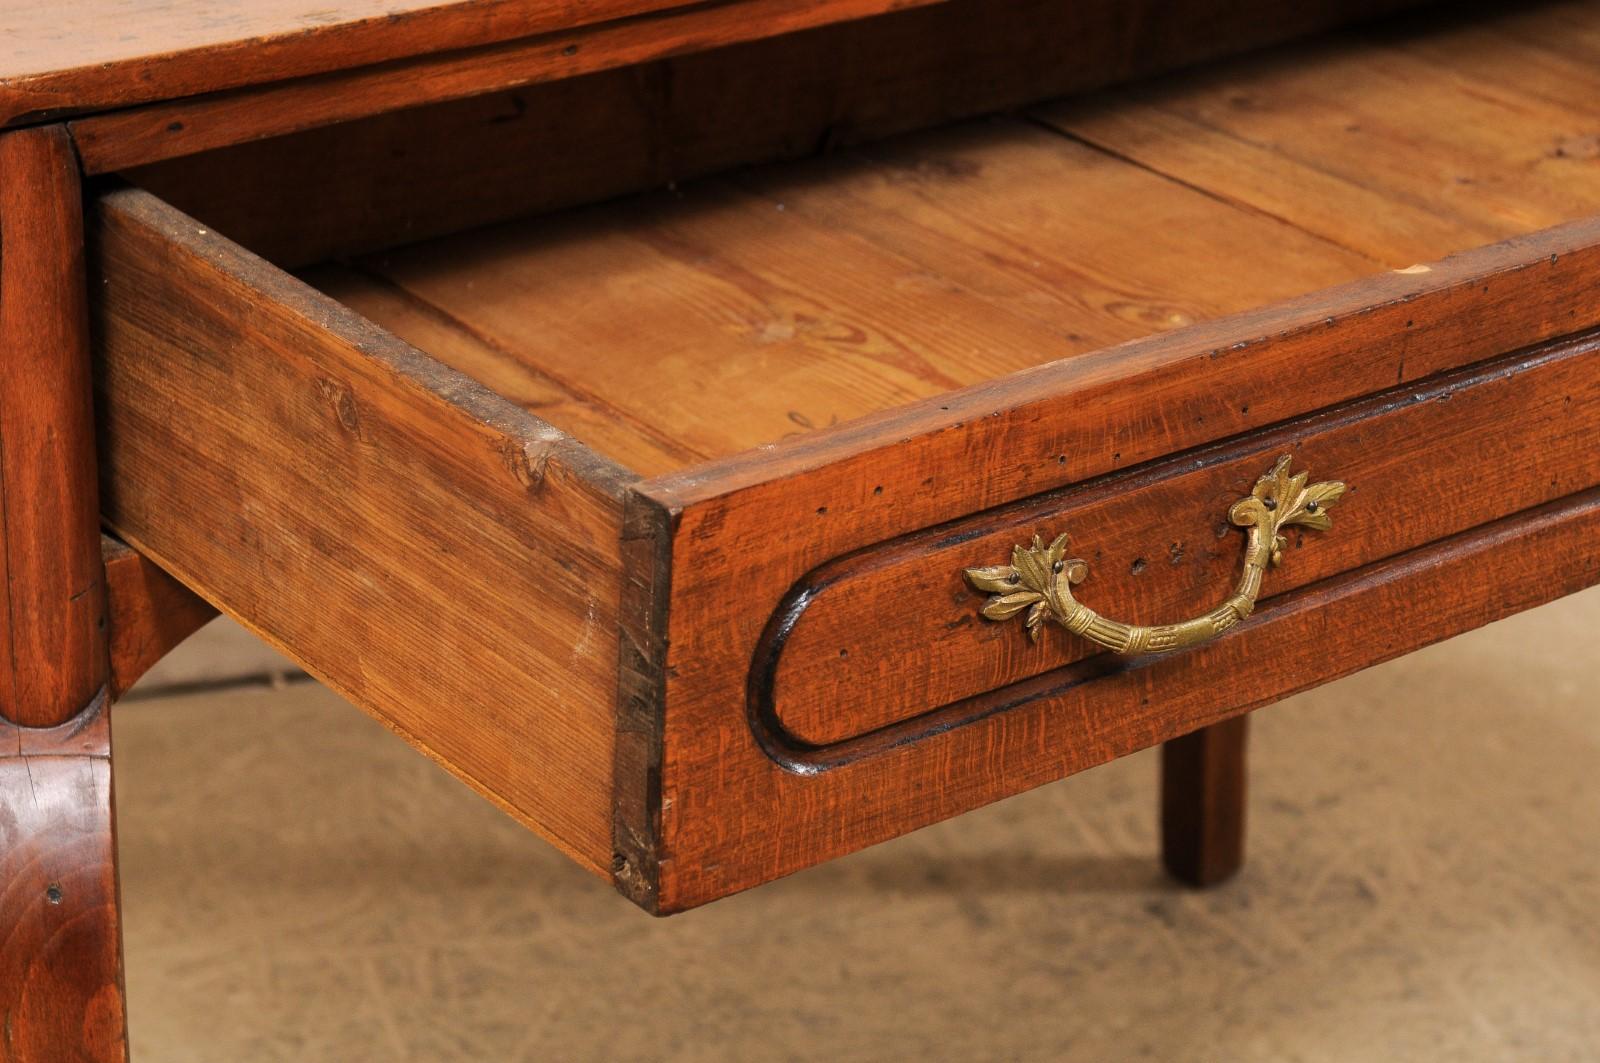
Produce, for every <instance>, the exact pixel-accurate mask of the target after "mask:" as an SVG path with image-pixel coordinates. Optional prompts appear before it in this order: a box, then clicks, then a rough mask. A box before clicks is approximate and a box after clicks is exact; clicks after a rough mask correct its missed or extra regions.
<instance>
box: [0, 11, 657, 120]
mask: <svg viewBox="0 0 1600 1063" xmlns="http://www.w3.org/2000/svg"><path fill="white" fill-rule="evenodd" d="M686 3H687V0H447V2H443V3H441V2H439V0H73V2H69V3H66V4H45V3H36V2H34V0H3V2H0V125H20V124H27V123H29V122H37V121H41V120H45V119H48V118H52V117H58V116H63V115H69V114H82V113H85V112H92V111H99V110H106V109H109V108H113V107H125V106H129V105H132V104H138V103H148V102H151V101H155V100H168V99H175V98H178V97H182V96H192V95H197V94H201V93H207V92H216V91H219V90H223V89H232V88H239V87H242V86H247V85H259V84H264V83H266V82H271V81H278V80H283V79H286V78H297V77H305V76H309V75H315V74H321V73H327V72H329V71H334V70H344V69H349V68H351V67H356V66H365V65H369V64H373V63H381V62H385V61H389V60H395V59H403V58H410V57H414V56H419V55H426V54H430V53H437V52H443V51H450V50H454V49H460V48H471V47H475V46H480V45H485V44H494V43H497V42H501V41H507V40H512V39H515V38H518V37H526V36H530V35H534V34H540V33H546V32H555V31H559V30H564V29H571V28H574V27H578V26H585V25H589V24H592V23H596V22H602V21H608V20H612V19H617V18H626V17H629V16H634V15H640V14H646V13H650V12H659V11H664V10H668V9H671V8H675V7H681V6H684V5H685V4H686Z"/></svg>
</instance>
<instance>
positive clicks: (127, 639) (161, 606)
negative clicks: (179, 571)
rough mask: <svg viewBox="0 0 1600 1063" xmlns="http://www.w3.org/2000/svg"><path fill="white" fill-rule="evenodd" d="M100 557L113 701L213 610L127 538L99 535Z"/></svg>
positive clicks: (213, 612) (210, 615)
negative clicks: (125, 541)
mask: <svg viewBox="0 0 1600 1063" xmlns="http://www.w3.org/2000/svg"><path fill="white" fill-rule="evenodd" d="M100 556H101V559H102V561H103V562H104V564H105V570H106V612H107V614H108V616H109V617H110V623H109V626H110V633H109V638H110V645H109V650H110V655H111V700H113V701H115V700H117V699H118V698H120V697H122V695H123V694H124V693H126V692H127V690H128V688H129V687H131V686H133V684H134V683H135V682H137V681H138V679H139V677H140V676H142V675H144V673H145V672H147V671H149V670H150V668H151V667H152V666H153V665H155V663H156V662H157V661H159V660H161V658H163V657H165V656H166V655H167V653H168V652H169V651H171V650H172V649H174V648H176V647H177V645H178V643H180V642H182V641H183V640H184V639H186V638H188V637H189V636H190V635H192V634H194V633H195V632H196V631H198V630H199V629H200V628H201V626H203V625H204V624H205V623H206V622H207V621H209V620H211V619H212V618H213V617H215V616H216V615H217V610H216V607H214V606H213V605H212V604H211V603H210V602H207V601H206V600H205V599H204V598H201V597H200V596H199V595H197V594H195V593H194V592H193V591H191V590H190V589H189V588H187V587H185V586H184V585H183V584H181V583H179V582H178V581H177V580H175V579H173V578H172V577H171V576H169V575H167V574H166V573H165V572H163V571H161V569H159V568H157V567H156V565H155V564H154V563H153V562H152V561H151V560H150V559H149V558H147V557H145V556H144V555H142V554H140V553H139V552H138V551H137V550H135V549H133V548H132V547H130V546H129V545H128V544H127V543H124V542H120V541H118V540H116V539H113V538H111V537H110V536H101V538H100Z"/></svg>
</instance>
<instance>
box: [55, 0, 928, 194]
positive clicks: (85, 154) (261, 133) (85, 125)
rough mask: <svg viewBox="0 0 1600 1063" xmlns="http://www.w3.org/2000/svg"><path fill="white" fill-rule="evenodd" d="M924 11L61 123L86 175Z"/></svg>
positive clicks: (818, 12)
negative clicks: (685, 54)
mask: <svg viewBox="0 0 1600 1063" xmlns="http://www.w3.org/2000/svg"><path fill="white" fill-rule="evenodd" d="M931 2H935V0H737V2H732V3H711V4H695V5H692V6H690V7H687V8H685V9H683V10H681V11H678V12H672V13H668V14H662V15H659V16H657V17H654V18H648V17H645V18H638V19H623V20H619V21H615V22H608V23H601V24H599V25H593V26H585V27H583V28H580V29H572V30H563V31H561V32H556V33H550V34H546V35H543V36H539V37H533V38H528V39H525V40H519V41H511V42H507V43H504V44H496V45H490V46H488V47H485V48H481V49H476V50H472V51H468V52H465V53H447V54H444V55H439V56H424V57H421V58H418V59H414V60H412V61H410V62H407V63H405V64H403V65H382V66H377V67H372V68H360V69H355V70H349V71H345V72H339V73H328V74H324V75H321V76H319V77H314V78H306V79H301V80H297V81H289V82H284V83H280V84H275V85H268V86H264V87H261V88H255V89H241V90H238V91H235V92H231V93H219V94H216V95H212V96H203V97H197V98H193V99H183V100H175V101H172V102H165V103H153V104H149V105H147V106H144V107H138V108H133V109H130V110H126V111H114V112H110V113H107V114H102V115H94V116H91V117H88V118H80V119H75V120H73V121H72V134H73V137H74V139H75V140H76V141H77V144H78V153H79V156H80V157H81V158H82V160H83V168H84V172H85V173H91V174H98V173H110V172H112V171H115V170H121V169H126V168H128V167H130V166H139V165H142V164H145V163H151V162H158V161H160V160H162V159H170V158H174V157H177V156H180V155H190V154H194V153H196V152H200V151H206V150H209V149H212V148H220V147H226V146H228V145H230V144H239V143H242V142H245V141H250V140H259V139H262V138H264V137H272V136H282V135H284V134H286V133H295V132H299V131H301V130H304V129H312V128H315V127H317V126H325V125H334V124H336V123H339V122H344V121H349V120H350V119H353V118H362V117H365V116H367V115H371V114H382V113H384V112H386V111H395V110H399V109H401V108H404V107H415V106H418V105H420V104H425V103H434V102H437V101H440V100H455V99H462V98H464V97H467V96H475V95H479V94H481V93H485V92H497V91H503V90H505V89H510V88H515V87H518V86H522V85H532V84H537V83H539V82H542V81H554V80H558V79H561V78H569V77H576V76H578V75H580V74H586V73H591V72H593V71H596V70H610V69H614V68H616V67H622V66H628V65H631V64H635V63H643V62H648V61H650V60H652V59H659V58H662V57H663V56H668V55H674V54H678V53H682V52H694V51H701V50H704V49H708V48H716V47H720V46H723V45H728V44H736V43H738V42H740V41H749V40H758V39H760V38H763V37H770V36H776V35H778V34H784V33H794V32H798V31H800V30H806V29H810V28H813V27H816V26H825V25H828V24H829V23H832V22H838V21H840V20H844V19H855V18H865V17H867V16H870V15H879V14H883V13H885V12H887V11H893V10H896V9H899V8H905V7H914V6H917V5H919V4H923V3H931Z"/></svg>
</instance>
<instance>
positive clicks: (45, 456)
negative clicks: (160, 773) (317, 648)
mask: <svg viewBox="0 0 1600 1063" xmlns="http://www.w3.org/2000/svg"><path fill="white" fill-rule="evenodd" d="M81 195H82V193H81V191H80V189H79V184H78V171H77V166H76V164H75V162H74V159H73V155H72V142H71V140H70V139H69V138H68V137H67V134H66V131H65V130H64V129H62V128H61V127H60V126H46V127H41V128H37V129H28V130H19V131H14V132H10V133H4V134H0V248H3V251H4V253H3V254H0V423H3V426H4V431H3V433H0V485H3V486H0V551H3V555H4V578H3V579H0V584H3V585H4V587H3V590H0V597H3V601H0V635H3V637H0V645H3V646H4V650H5V654H6V657H5V660H6V661H7V662H8V663H7V665H6V666H5V667H3V668H0V717H4V718H7V719H10V720H11V721H12V722H14V723H19V724H25V725H29V726H36V727H49V726H53V725H55V724H58V723H61V722H62V721H63V720H67V719H70V718H72V717H73V716H76V715H77V714H78V713H80V712H81V711H83V709H84V707H85V706H86V705H88V704H89V702H90V701H91V700H92V699H93V698H94V697H95V695H96V694H97V693H98V692H99V691H100V689H101V687H102V686H103V685H104V684H105V681H106V656H105V654H106V642H105V623H106V614H105V585H104V582H103V578H102V572H101V567H100V528H99V516H98V504H97V502H96V498H95V457H94V422H93V418H92V416H91V414H90V405H89V403H90V398H89V394H90V386H89V336H88V316H87V314H86V311H85V308H84V298H85V284H86V281H85V276H84V266H83V214H82V201H81Z"/></svg>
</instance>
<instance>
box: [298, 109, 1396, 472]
mask: <svg viewBox="0 0 1600 1063" xmlns="http://www.w3.org/2000/svg"><path fill="white" fill-rule="evenodd" d="M749 183H750V184H753V185H755V186H757V187H758V191H749V190H747V189H746V188H744V187H742V185H743V184H744V182H740V183H739V184H733V183H724V182H716V181H713V182H705V183H702V184H699V185H697V186H695V187H694V188H686V189H682V190H679V191H678V192H677V193H674V194H662V195H658V196H653V197H648V198H646V199H643V200H638V201H634V202H631V203H627V204H620V205H617V206H612V207H604V208H595V209H591V210H587V211H579V212H576V213H573V214H570V215H567V216H564V217H561V218H559V219H540V220H537V221H530V222H527V223H522V224H517V225H508V226H502V227H499V228H497V229H493V230H478V231H474V232H471V233H467V234H463V235H462V236H460V237H455V238H450V239H446V240H442V241H432V242H428V243H424V244H420V245H417V246H415V247H413V248H408V249H405V250H402V251H397V252H393V253H390V254H387V255H382V256H374V257H372V258H370V259H367V260H364V262H363V268H364V269H365V270H367V271H369V272H370V273H371V274H372V275H373V276H374V280H373V282H372V284H371V288H372V290H370V291H367V292H362V290H361V289H360V288H359V287H358V286H357V284H355V283H354V281H355V280H356V278H352V277H349V276H342V277H340V278H339V280H338V287H337V294H338V295H339V297H340V298H342V299H348V300H353V302H354V305H358V307H359V308H361V309H362V310H363V312H365V313H368V314H370V315H372V316H373V319H374V320H375V321H377V322H378V323H379V324H381V325H383V326H384V327H385V328H388V329H391V330H393V331H395V332H396V333H397V334H399V335H400V336H402V337H403V338H405V339H407V340H409V341H410V342H413V343H416V344H418V345H419V346H423V347H425V348H426V349H428V350H429V351H430V352H431V353H433V354H434V355H435V356H436V357H438V358H440V359H441V360H443V361H445V362H447V363H449V364H450V365H452V366H453V367H455V368H457V369H459V370H461V371H462V372H464V373H467V374H468V375H469V376H472V377H474V378H475V379H478V380H481V381H484V382H486V383H491V384H492V385H493V386H495V387H496V388H497V389H498V390H501V391H502V393H505V394H512V395H516V394H524V395H527V396H529V398H530V399H531V400H532V401H535V402H540V401H543V399H542V396H541V394H540V389H539V388H538V387H536V386H533V385H536V384H537V383H539V382H542V381H551V382H556V383H558V384H559V385H560V387H561V389H562V390H563V391H565V392H566V393H567V394H569V395H571V396H575V397H576V396H581V397H582V398H583V399H584V400H585V401H582V402H554V403H551V404H549V405H546V406H542V407H540V413H541V415H542V416H547V417H549V419H550V420H551V421H552V422H553V423H555V424H557V425H559V426H560V427H562V428H563V429H565V430H567V431H569V432H572V433H574V434H575V435H579V436H581V437H582V438H584V439H585V440H587V441H589V442H591V443H593V444H594V445H595V446H596V447H597V448H599V449H600V450H602V451H603V452H605V453H607V454H608V455H610V456H611V457H613V458H614V459H616V460H618V461H622V462H626V463H629V464H630V465H632V466H633V467H634V468H636V469H638V470H639V471H641V472H645V473H655V472H660V471H666V469H664V468H663V465H664V464H665V462H664V460H663V459H666V460H668V461H671V465H670V466H668V467H676V468H681V467H684V466H686V465H690V464H692V463H693V461H694V460H695V459H698V458H705V457H725V456H728V455H733V454H737V453H739V452H741V451H745V450H750V449H752V448H756V447H759V446H762V445H763V444H767V443H770V442H772V441H774V440H777V439H782V438H785V437H787V436H791V435H797V434H802V433H805V432H808V431H811V430H813V429H816V428H818V427H821V426H826V425H832V424H836V423H840V422H843V421H848V420H851V419H853V418H856V417H860V416H862V415H865V414H868V413H872V412H874V411H877V410H881V409H886V408H892V407H894V406H897V405H900V404H903V403H906V402H909V401H912V400H914V399H918V398H923V397H927V396H931V395H938V394H941V393H943V392H947V391H950V390H951V389H954V388H959V387H963V386H967V385H972V384H978V383H981V382H983V381H986V380H989V379H991V378H993V377H997V376H1002V375H1004V374H1006V373H1009V372H1012V371H1014V370H1017V369H1021V368H1025V367H1028V366H1031V365H1036V364H1038V363H1039V362H1042V361H1047V360H1050V359H1052V358H1064V357H1067V356H1069V355H1074V354H1082V353H1085V352H1088V351H1093V350H1096V349H1098V348H1102V347H1105V346H1108V345H1110V344H1112V343H1115V342H1117V341H1119V340H1123V339H1127V338H1130V337H1134V336H1140V335H1145V334H1147V333H1149V332H1151V331H1159V330H1165V329H1172V328H1176V327H1180V326H1182V325H1184V324H1187V323H1190V322H1192V321H1195V320H1197V319H1202V318H1207V317H1214V316H1217V315H1220V314H1225V313H1228V312H1231V311H1236V310H1242V309H1246V308H1251V307H1255V306H1258V305H1260V304H1262V303H1263V302H1270V301H1273V300H1275V299H1279V298H1283V297H1286V296H1290V295H1297V294H1300V293H1302V292H1305V291H1310V290H1314V289H1317V288H1321V287H1325V286H1327V285H1329V284H1333V283H1337V282H1339V281H1343V280H1348V279H1350V278H1352V277H1357V276H1361V275H1363V274H1364V273H1367V272H1369V271H1370V270H1371V268H1372V266H1371V263H1370V262H1368V261H1366V260H1364V259H1361V258H1359V257H1357V256H1354V255H1351V254H1349V253H1348V252H1345V251H1343V250H1342V249H1340V248H1337V247H1333V246H1331V245H1329V244H1327V243H1325V242H1323V241H1320V240H1317V239H1315V238H1311V237H1307V236H1305V235H1303V234H1301V233H1299V232H1298V231H1296V230H1294V229H1292V228H1290V227H1288V226H1285V225H1283V224H1281V223H1278V222H1275V221H1272V220H1270V219H1267V218H1263V217H1260V216H1259V215H1254V214H1249V213H1245V212H1242V211H1240V210H1238V209H1237V208H1234V207H1231V206H1228V205H1226V204H1223V203H1219V202H1217V201H1216V200H1215V199H1212V198H1210V197H1207V196H1204V195H1200V194H1198V193H1195V192H1194V191H1193V190H1191V189H1188V188H1185V187H1183V186H1182V185H1179V184H1176V183H1173V182H1170V181H1167V180H1164V179H1162V178H1160V177H1157V176H1154V175H1151V174H1149V173H1148V172H1145V171H1142V170H1139V169H1137V168H1135V167H1132V166H1128V165H1126V164H1124V163H1120V162H1118V161H1117V160H1115V159H1111V158H1109V157H1107V156H1105V155H1103V154H1101V153H1099V152H1095V151H1092V150H1090V149H1087V148H1084V147H1082V146H1081V145H1077V144H1073V143H1071V142H1070V141H1067V140H1065V139H1063V138H1061V137H1059V136H1056V135H1053V134H1051V133H1048V132H1045V131H1042V130H1040V129H1038V128H1036V127H1033V126H1031V125H1027V124H1025V123H1022V122H1017V121H1011V120H1000V121H996V122H984V123H979V124H976V125H972V126H968V127H966V128H963V129H961V130H958V131H955V132H951V133H940V134H934V135H931V136H921V137H917V138H916V139H915V141H914V142H913V143H911V144H907V145H903V146H901V147H899V148H885V149H884V161H881V162H880V161H877V160H871V161H868V160H857V159H839V160H834V161H830V162H828V163H825V164H819V165H818V166H816V167H813V168H807V169H805V170H804V171H803V172H802V173H800V174H798V175H795V176H792V177H779V176H773V177H770V178H767V179H751V181H750V182H749ZM1068 188H1070V189H1072V190H1073V195H1072V196H1070V197H1068V196H1063V195H1062V194H1061V191H1062V189H1068ZM1136 235H1137V238H1135V236H1136ZM1262 247H1271V248H1273V249H1274V253H1273V254H1270V255H1265V254H1260V253H1259V249H1260V248H1262ZM1197 257H1202V258H1203V259H1204V261H1205V262H1207V263H1210V264H1213V265H1215V266H1216V267H1218V268H1209V269H1196V268H1194V267H1195V265H1196V262H1195V260H1196V258H1197ZM1225 262H1226V263H1235V264H1236V268H1234V269H1231V270H1229V271H1228V274H1229V275H1228V278H1227V280H1226V282H1223V281H1220V280H1219V279H1218V275H1219V273H1220V272H1221V270H1220V267H1221V264H1222V263H1225ZM317 276H320V275H317ZM313 279H314V280H315V279H316V276H313ZM393 289H399V290H401V291H403V292H404V293H405V294H406V295H407V296H409V297H410V303H409V304H407V303H405V302H400V301H397V300H396V299H395V298H394V296H393V291H392V290H393ZM330 290H331V289H330ZM417 306H420V307H422V308H425V309H426V310H427V311H429V312H430V314H429V315H428V316H425V317H423V318H422V319H420V320H419V318H418V315H417V313H416V310H415V308H416V307H417ZM533 308H536V309H533ZM435 320H443V321H447V322H449V323H452V324H453V326H454V330H453V331H454V335H452V334H451V333H450V332H447V331H445V330H441V329H439V328H438V327H436V325H435V324H434V323H433V322H434V321H435ZM519 365H520V366H523V367H525V368H524V369H522V370H521V371H520V372H519V371H518V370H517V367H518V366H519ZM597 415H608V416H609V417H610V418H612V419H613V420H614V422H615V423H614V425H612V426H610V427H609V428H607V427H605V426H603V425H599V424H597V423H596V421H597ZM645 441H648V444H649V445H648V453H641V450H642V449H644V448H642V447H640V446H637V445H636V444H638V443H644V442H645ZM669 447H673V448H675V451H676V453H673V452H671V451H669V450H668V448H669ZM634 463H638V464H634Z"/></svg>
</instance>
